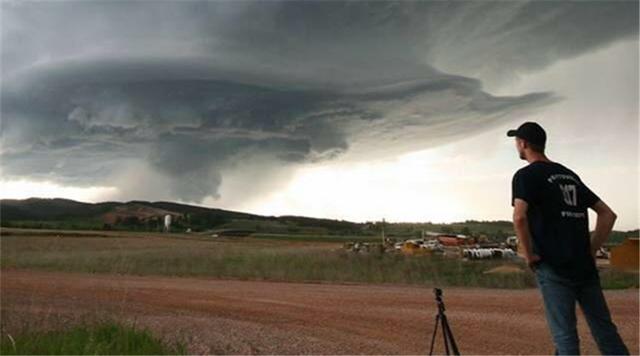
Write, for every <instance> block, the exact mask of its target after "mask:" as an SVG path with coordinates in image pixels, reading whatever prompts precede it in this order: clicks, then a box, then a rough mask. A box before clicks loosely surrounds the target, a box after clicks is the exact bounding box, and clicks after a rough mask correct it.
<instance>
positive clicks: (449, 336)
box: [429, 288, 460, 355]
mask: <svg viewBox="0 0 640 356" xmlns="http://www.w3.org/2000/svg"><path fill="white" fill-rule="evenodd" d="M433 293H435V295H436V303H437V304H438V315H436V326H435V327H434V328H433V336H432V337H431V350H430V351H429V355H433V345H434V343H435V341H436V333H437V332H438V324H442V336H444V349H445V351H446V352H447V353H446V354H447V355H449V345H451V351H453V354H454V355H460V352H459V351H458V346H457V345H456V340H455V339H454V338H453V333H452V332H451V328H450V327H449V322H448V321H447V316H446V315H444V310H445V309H444V302H443V301H442V289H440V288H434V289H433Z"/></svg>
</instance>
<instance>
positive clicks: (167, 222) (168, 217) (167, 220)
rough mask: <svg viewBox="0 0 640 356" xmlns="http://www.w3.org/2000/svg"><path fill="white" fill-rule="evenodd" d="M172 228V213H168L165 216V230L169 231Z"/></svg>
mask: <svg viewBox="0 0 640 356" xmlns="http://www.w3.org/2000/svg"><path fill="white" fill-rule="evenodd" d="M170 228H171V215H169V214H167V215H165V216H164V231H165V232H169V231H171V230H170Z"/></svg>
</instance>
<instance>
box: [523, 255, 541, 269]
mask: <svg viewBox="0 0 640 356" xmlns="http://www.w3.org/2000/svg"><path fill="white" fill-rule="evenodd" d="M525 260H526V261H527V266H529V268H530V269H531V270H532V271H535V270H536V265H537V264H538V262H540V260H541V258H540V256H538V255H536V254H531V255H528V256H525Z"/></svg>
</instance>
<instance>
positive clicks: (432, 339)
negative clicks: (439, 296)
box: [429, 314, 440, 355]
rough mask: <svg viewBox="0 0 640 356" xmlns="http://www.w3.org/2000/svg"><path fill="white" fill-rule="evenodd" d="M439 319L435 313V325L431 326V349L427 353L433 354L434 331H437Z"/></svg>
mask: <svg viewBox="0 0 640 356" xmlns="http://www.w3.org/2000/svg"><path fill="white" fill-rule="evenodd" d="M439 321H440V314H438V315H436V326H435V327H434V328H433V336H431V350H430V351H429V355H433V345H434V343H435V341H436V332H438V322H439Z"/></svg>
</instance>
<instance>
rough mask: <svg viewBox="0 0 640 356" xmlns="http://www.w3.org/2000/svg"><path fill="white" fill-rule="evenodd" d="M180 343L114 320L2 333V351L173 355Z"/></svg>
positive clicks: (179, 349) (0, 352) (180, 347)
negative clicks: (22, 332)
mask: <svg viewBox="0 0 640 356" xmlns="http://www.w3.org/2000/svg"><path fill="white" fill-rule="evenodd" d="M185 353H186V350H185V347H184V346H183V345H181V344H176V345H166V344H165V343H163V342H162V341H161V340H159V339H157V338H155V337H154V336H153V335H151V333H150V332H149V331H148V330H136V329H135V328H133V327H130V326H124V325H121V324H118V323H115V322H104V323H101V324H98V325H90V326H84V327H82V326H76V327H73V328H70V329H68V330H56V331H42V332H29V333H25V334H20V335H13V336H11V335H10V334H4V333H3V335H2V342H1V343H0V354H2V355H175V354H185Z"/></svg>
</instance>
